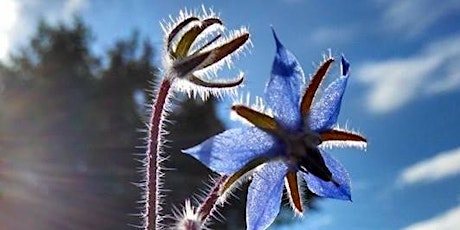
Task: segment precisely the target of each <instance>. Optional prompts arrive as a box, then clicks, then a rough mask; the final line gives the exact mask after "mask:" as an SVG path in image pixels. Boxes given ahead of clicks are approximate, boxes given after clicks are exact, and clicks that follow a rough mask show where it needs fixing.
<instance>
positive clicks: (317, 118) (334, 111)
mask: <svg viewBox="0 0 460 230" xmlns="http://www.w3.org/2000/svg"><path fill="white" fill-rule="evenodd" d="M341 66H342V76H340V77H339V78H338V79H337V80H335V81H333V82H332V83H331V84H330V85H329V86H328V87H327V88H326V90H324V92H323V96H322V98H321V99H320V100H319V101H318V102H317V103H315V104H314V105H313V108H312V109H311V111H310V115H309V122H310V128H311V129H312V130H314V131H321V130H325V129H329V128H331V127H332V126H333V125H334V124H335V123H336V122H337V117H338V116H339V112H340V105H341V103H342V97H343V94H344V93H345V88H346V86H347V80H348V69H349V64H348V62H347V61H346V60H345V58H344V57H342V65H341Z"/></svg>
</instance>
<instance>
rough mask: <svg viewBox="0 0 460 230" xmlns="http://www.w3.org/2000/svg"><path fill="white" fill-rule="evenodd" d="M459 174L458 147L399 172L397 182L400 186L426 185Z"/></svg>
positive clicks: (459, 152) (459, 148) (459, 154)
mask: <svg viewBox="0 0 460 230" xmlns="http://www.w3.org/2000/svg"><path fill="white" fill-rule="evenodd" d="M458 174H460V147H458V148H456V149H453V150H449V151H445V152H441V153H438V154H437V155H435V156H434V157H432V158H430V159H426V160H424V161H421V162H418V163H416V164H414V165H412V166H410V167H408V168H406V169H405V170H403V171H402V172H401V174H400V175H399V178H398V182H399V183H400V184H402V185H410V184H416V183H428V182H432V181H436V180H441V179H444V178H446V177H450V176H454V175H458Z"/></svg>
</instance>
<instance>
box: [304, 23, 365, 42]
mask: <svg viewBox="0 0 460 230" xmlns="http://www.w3.org/2000/svg"><path fill="white" fill-rule="evenodd" d="M356 34H357V33H356V32H355V30H354V29H353V28H351V27H350V26H341V27H321V28H319V29H316V30H314V31H312V32H311V33H310V35H309V38H308V40H309V41H310V42H313V43H315V44H319V45H330V44H337V43H344V42H349V41H350V40H352V39H353V38H354V37H355V35H356Z"/></svg>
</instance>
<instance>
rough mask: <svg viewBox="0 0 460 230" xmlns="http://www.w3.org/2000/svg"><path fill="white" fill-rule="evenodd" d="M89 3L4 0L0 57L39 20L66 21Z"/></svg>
mask: <svg viewBox="0 0 460 230" xmlns="http://www.w3.org/2000/svg"><path fill="white" fill-rule="evenodd" d="M88 5H89V1H88V0H65V1H57V0H56V1H51V0H50V1H46V2H45V1H40V0H1V1H0V15H2V18H1V20H0V60H5V58H6V57H7V55H8V53H10V52H11V51H12V50H13V49H14V48H15V47H16V46H18V45H20V44H22V43H23V42H24V41H25V40H26V39H27V38H28V37H29V36H30V34H31V33H32V32H33V29H34V28H35V26H36V25H37V21H38V20H39V19H44V20H46V21H47V22H49V23H55V22H57V21H64V22H65V21H68V20H70V19H71V18H72V17H73V16H74V15H75V14H77V13H79V12H80V11H81V10H83V9H84V8H85V7H87V6H88Z"/></svg>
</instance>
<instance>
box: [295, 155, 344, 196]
mask: <svg viewBox="0 0 460 230" xmlns="http://www.w3.org/2000/svg"><path fill="white" fill-rule="evenodd" d="M321 155H322V156H323V159H324V161H325V162H326V166H327V167H328V169H329V170H330V171H331V172H332V178H333V180H334V182H335V183H336V184H338V186H337V185H336V184H334V182H332V181H329V182H325V181H323V180H321V179H319V178H318V177H316V176H314V175H313V174H311V173H303V172H300V173H301V175H302V176H303V178H304V179H305V181H306V182H307V187H308V189H310V191H312V192H313V193H315V194H316V195H318V196H321V197H328V198H335V199H341V200H351V193H350V176H349V175H348V172H347V170H346V169H345V167H343V165H342V164H340V162H338V161H337V160H335V159H334V158H332V156H330V155H329V154H328V153H326V152H324V151H321Z"/></svg>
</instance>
